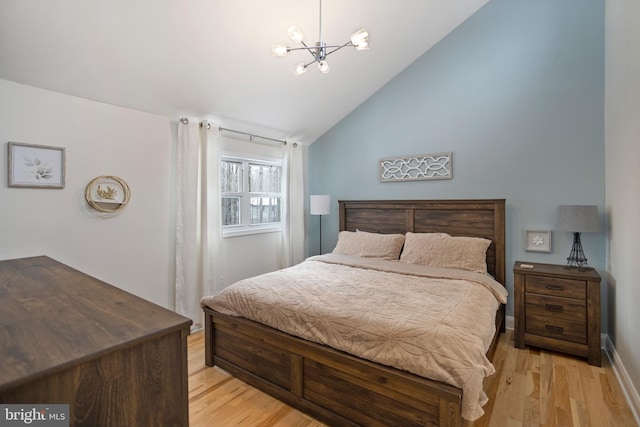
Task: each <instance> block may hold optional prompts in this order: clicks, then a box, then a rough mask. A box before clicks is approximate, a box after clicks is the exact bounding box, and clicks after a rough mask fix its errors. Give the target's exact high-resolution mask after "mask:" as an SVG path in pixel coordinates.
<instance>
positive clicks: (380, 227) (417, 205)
mask: <svg viewBox="0 0 640 427" xmlns="http://www.w3.org/2000/svg"><path fill="white" fill-rule="evenodd" d="M339 214H340V218H339V229H340V231H341V235H342V234H343V233H342V232H347V234H348V233H352V234H348V235H355V234H357V233H358V232H363V233H372V234H373V233H375V234H376V235H398V234H400V235H406V236H407V239H408V238H409V237H410V236H411V235H412V233H413V234H415V235H416V236H422V235H427V234H433V235H437V233H447V235H449V236H453V237H455V238H457V237H458V236H464V238H474V239H477V240H484V239H486V240H487V245H488V248H487V249H486V273H487V274H488V275H490V276H491V277H493V278H494V279H495V281H496V282H498V283H499V284H502V286H504V283H505V232H504V226H505V202H504V199H491V200H487V199H481V200H406V201H340V202H339ZM353 233H355V234H353ZM361 234H362V233H361ZM460 238H462V237H460ZM341 239H342V237H340V238H339V241H338V246H340V245H341V241H342V240H341ZM407 245H408V240H407V241H406V242H405V248H406V247H407ZM340 257H341V255H340V254H337V255H333V256H326V257H320V258H321V259H314V258H313V257H312V258H311V259H309V260H307V261H305V263H303V264H305V266H306V265H307V264H308V263H312V264H314V265H315V264H317V265H321V268H323V269H324V270H322V272H321V273H319V274H318V276H322V277H324V278H325V279H326V278H330V277H332V276H331V275H333V274H339V273H338V272H334V269H343V268H346V269H350V270H349V271H351V272H352V274H353V272H354V271H356V270H354V269H358V270H357V271H358V272H362V273H361V274H364V271H365V270H364V269H365V268H366V267H367V265H368V264H369V263H370V261H371V260H370V259H368V258H363V259H362V261H360V262H361V263H362V264H363V265H355V266H346V267H343V266H342V265H341V264H340V263H341V262H343V261H342V260H341V259H338V260H336V258H340ZM344 257H345V258H348V257H349V256H347V255H345V256H344ZM386 262H387V263H388V264H389V265H391V264H393V261H386ZM336 264H340V265H338V266H336ZM364 264H367V265H364ZM395 264H402V263H398V262H395ZM386 265H387V264H385V267H384V268H382V270H383V271H382V273H381V274H388V275H395V274H397V273H396V272H388V271H386V269H387V267H386ZM305 266H302V267H298V268H305ZM294 268H295V267H294ZM389 268H392V267H389ZM393 268H395V267H393ZM400 268H402V269H405V268H413V267H412V266H410V265H409V266H408V265H406V264H405V265H401V266H400ZM296 271H298V270H296ZM309 271H310V272H313V270H309ZM277 274H283V273H277ZM358 274H360V273H358ZM367 274H369V273H368V272H367ZM372 274H373V273H372ZM411 274H412V275H413V272H412V273H411ZM474 274H475V273H474ZM362 277H363V278H364V277H365V276H362ZM454 279H455V280H458V279H457V278H454ZM460 279H466V276H465V277H463V278H460ZM326 280H329V279H326ZM383 280H387V279H386V278H385V279H383ZM412 280H413V279H411V280H409V279H408V278H407V279H406V280H405V281H406V282H407V283H409V282H411V281H412ZM446 280H449V279H446ZM407 286H408V285H407ZM328 289H330V288H328ZM333 292H335V289H332V290H331V291H330V292H329V293H333ZM504 298H506V292H505V297H504ZM209 301H210V300H209V299H203V303H202V305H203V310H204V314H205V345H206V347H205V363H206V365H208V366H214V365H215V366H218V367H220V368H222V369H224V370H226V371H228V372H229V373H231V374H232V375H234V376H236V377H237V378H239V379H241V380H243V381H245V382H247V383H249V384H251V385H253V386H255V387H257V388H259V389H261V390H263V391H265V392H267V393H268V394H271V395H272V396H274V397H276V398H278V399H280V400H282V401H284V402H286V403H288V404H290V405H291V406H293V407H296V408H298V409H300V410H302V411H304V412H306V413H308V414H310V415H312V416H314V417H316V418H317V419H319V420H322V421H324V422H326V423H328V424H329V425H344V426H358V425H365V426H390V425H402V426H414V425H415V426H425V425H438V426H459V425H461V423H462V418H463V412H464V411H463V404H466V403H465V402H464V400H465V399H464V398H466V397H468V396H467V395H466V393H467V392H465V396H464V397H463V387H458V386H455V385H452V384H451V383H448V382H443V381H440V380H436V379H430V378H429V377H426V376H424V375H421V374H417V373H414V372H411V369H410V368H409V369H408V368H405V367H402V368H394V367H391V366H389V365H388V364H386V363H379V362H376V361H375V360H376V358H375V357H373V358H372V357H369V356H368V355H366V354H365V355H363V356H362V357H357V356H355V355H353V354H352V353H351V352H350V351H349V349H346V350H345V348H344V347H343V349H342V350H341V349H339V347H338V349H336V348H333V347H332V346H330V345H323V344H321V343H318V342H313V341H309V340H305V339H302V338H300V337H298V336H295V335H292V334H289V333H285V332H283V331H281V330H279V329H276V328H274V327H270V326H266V325H265V324H262V323H260V322H258V321H253V320H249V319H248V318H244V317H240V316H239V315H237V313H230V312H226V310H224V309H220V308H218V309H217V310H214V309H212V308H211V306H210V305H207V302H209ZM503 301H505V300H503ZM391 305H393V304H391ZM496 306H497V309H496V310H495V315H494V313H493V312H492V313H489V314H488V316H489V323H491V321H493V325H492V326H493V327H492V329H491V334H490V336H489V337H488V339H487V340H486V343H485V344H483V349H484V350H486V357H487V358H488V359H489V360H490V359H491V358H492V357H493V353H494V352H495V348H496V345H497V341H498V337H499V333H500V332H503V331H504V316H505V311H504V304H496ZM214 307H215V305H214ZM263 311H265V312H266V310H263ZM372 312H373V313H374V315H375V313H376V312H375V310H372ZM368 319H375V317H373V318H371V317H369V318H368ZM292 323H295V322H292ZM478 323H479V322H478ZM406 358H407V359H410V358H409V357H406ZM491 368H492V366H491ZM480 387H481V386H480ZM465 408H466V406H465Z"/></svg>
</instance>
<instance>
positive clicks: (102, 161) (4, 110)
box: [0, 80, 174, 307]
mask: <svg viewBox="0 0 640 427" xmlns="http://www.w3.org/2000/svg"><path fill="white" fill-rule="evenodd" d="M173 140H174V138H173V131H172V125H171V121H170V120H169V119H168V118H165V117H160V116H156V115H152V114H147V113H142V112H139V111H135V110H130V109H126V108H121V107H116V106H112V105H107V104H102V103H98V102H93V101H88V100H85V99H80V98H76V97H72V96H67V95H63V94H59V93H54V92H49V91H45V90H41V89H37V88H33V87H29V86H23V85H18V84H15V83H12V82H8V81H5V80H0V175H1V178H0V182H2V185H0V259H13V258H21V257H29V256H36V255H47V256H49V257H51V258H54V259H56V260H58V261H60V262H62V263H65V264H67V265H70V266H71V267H73V268H76V269H78V270H80V271H83V272H85V273H87V274H90V275H92V276H94V277H97V278H99V279H101V280H104V281H105V282H107V283H110V284H112V285H114V286H117V287H119V288H122V289H125V290H127V291H129V292H131V293H134V294H136V295H139V296H141V297H143V298H145V299H147V300H150V301H153V302H155V303H157V304H160V305H162V306H165V307H172V306H173V285H172V283H173V276H174V255H173V253H174V252H173V250H174V249H173V247H174V237H173V232H172V230H173V221H174V220H173V217H174V214H173V207H172V200H173V193H174V191H173V183H172V179H171V177H172V175H173V170H174V165H173V161H172V158H173V155H172V154H173V149H174V148H173ZM9 141H13V142H23V143H29V144H41V145H51V146H56V147H65V148H66V187H65V188H64V189H58V190H54V189H28V188H27V189H25V188H9V187H8V186H7V151H8V150H7V143H8V142H9ZM99 175H116V176H119V177H121V178H123V179H124V180H125V181H127V183H128V184H129V187H130V188H131V201H130V202H129V204H128V205H127V206H126V207H125V208H124V210H123V211H121V212H118V213H116V214H111V215H104V214H99V213H97V212H96V211H94V210H92V209H91V208H90V207H89V206H88V205H87V203H86V202H85V200H84V191H85V187H86V185H87V184H88V183H89V181H91V180H92V179H93V178H95V177H96V176H99Z"/></svg>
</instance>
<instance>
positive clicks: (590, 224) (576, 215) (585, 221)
mask: <svg viewBox="0 0 640 427" xmlns="http://www.w3.org/2000/svg"><path fill="white" fill-rule="evenodd" d="M556 229H557V230H558V231H569V232H572V233H573V246H572V247H571V253H570V254H569V257H568V258H567V265H566V266H565V268H571V267H578V271H586V270H588V269H589V268H590V267H588V266H587V258H586V257H585V256H584V251H583V250H582V243H581V242H580V233H597V232H598V231H600V220H599V218H598V207H597V206H585V205H562V206H558V212H557V215H556Z"/></svg>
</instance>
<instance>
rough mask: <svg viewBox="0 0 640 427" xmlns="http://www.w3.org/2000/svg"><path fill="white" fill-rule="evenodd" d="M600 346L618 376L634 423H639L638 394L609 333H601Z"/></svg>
mask: <svg viewBox="0 0 640 427" xmlns="http://www.w3.org/2000/svg"><path fill="white" fill-rule="evenodd" d="M602 347H603V348H604V353H605V354H606V355H607V357H608V358H609V361H610V362H611V366H612V367H613V372H614V373H615V374H616V377H617V378H618V382H619V383H620V387H621V388H622V392H623V393H624V397H626V399H627V403H628V404H629V407H630V408H631V412H633V417H634V418H635V419H636V423H638V425H640V395H639V394H638V390H636V388H635V387H634V385H633V382H631V378H629V374H628V373H627V370H626V369H625V368H624V365H623V364H622V360H620V356H619V355H618V352H617V351H616V348H615V347H614V346H613V343H612V342H611V340H610V339H609V335H606V334H602Z"/></svg>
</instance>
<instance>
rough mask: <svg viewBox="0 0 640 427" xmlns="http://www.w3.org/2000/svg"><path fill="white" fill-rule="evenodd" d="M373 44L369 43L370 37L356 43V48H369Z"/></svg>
mask: <svg viewBox="0 0 640 427" xmlns="http://www.w3.org/2000/svg"><path fill="white" fill-rule="evenodd" d="M370 47H371V46H370V45H369V39H367V40H365V41H363V42H360V43H359V44H357V45H356V50H369V48H370Z"/></svg>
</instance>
